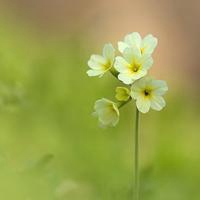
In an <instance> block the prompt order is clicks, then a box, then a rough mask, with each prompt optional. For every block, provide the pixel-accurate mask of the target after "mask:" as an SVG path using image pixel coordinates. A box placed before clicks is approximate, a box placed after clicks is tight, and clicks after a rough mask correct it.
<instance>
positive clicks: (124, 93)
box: [115, 87, 130, 101]
mask: <svg viewBox="0 0 200 200" xmlns="http://www.w3.org/2000/svg"><path fill="white" fill-rule="evenodd" d="M115 91H116V95H115V98H116V99H117V100H118V101H128V100H129V98H130V91H129V89H128V88H126V87H117V88H116V90H115Z"/></svg>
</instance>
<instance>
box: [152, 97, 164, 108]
mask: <svg viewBox="0 0 200 200" xmlns="http://www.w3.org/2000/svg"><path fill="white" fill-rule="evenodd" d="M165 105H166V102H165V100H164V99H163V97H161V96H153V97H152V98H151V108H152V109H153V110H157V111H160V110H162V108H164V107H165Z"/></svg>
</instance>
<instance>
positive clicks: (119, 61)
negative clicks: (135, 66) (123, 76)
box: [114, 56, 130, 72]
mask: <svg viewBox="0 0 200 200" xmlns="http://www.w3.org/2000/svg"><path fill="white" fill-rule="evenodd" d="M114 67H115V69H116V70H117V71H118V72H124V71H127V70H128V69H129V67H130V65H129V63H128V62H127V61H126V60H125V59H124V58H123V57H121V56H117V57H116V58H115V64H114Z"/></svg>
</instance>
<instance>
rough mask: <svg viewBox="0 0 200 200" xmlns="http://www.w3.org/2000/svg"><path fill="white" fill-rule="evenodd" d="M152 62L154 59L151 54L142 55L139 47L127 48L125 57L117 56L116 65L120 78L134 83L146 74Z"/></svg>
mask: <svg viewBox="0 0 200 200" xmlns="http://www.w3.org/2000/svg"><path fill="white" fill-rule="evenodd" d="M152 64H153V59H152V58H151V57H150V56H148V55H144V56H141V54H140V52H139V50H138V49H137V48H126V49H125V50H124V51H123V57H121V56H117V57H116V59H115V64H114V67H115V69H116V70H117V71H118V72H119V75H118V79H119V80H121V81H122V82H123V83H125V84H132V83H133V82H134V81H136V80H138V79H140V78H142V77H143V76H145V75H146V74H147V71H148V70H149V68H150V67H151V66H152Z"/></svg>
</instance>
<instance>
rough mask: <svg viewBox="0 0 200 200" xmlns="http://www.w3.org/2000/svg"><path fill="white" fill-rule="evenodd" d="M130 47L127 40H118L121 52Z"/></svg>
mask: <svg viewBox="0 0 200 200" xmlns="http://www.w3.org/2000/svg"><path fill="white" fill-rule="evenodd" d="M128 47H129V45H128V44H126V43H125V42H121V41H120V42H118V49H119V51H120V52H121V53H123V51H124V50H125V49H126V48H128Z"/></svg>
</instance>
